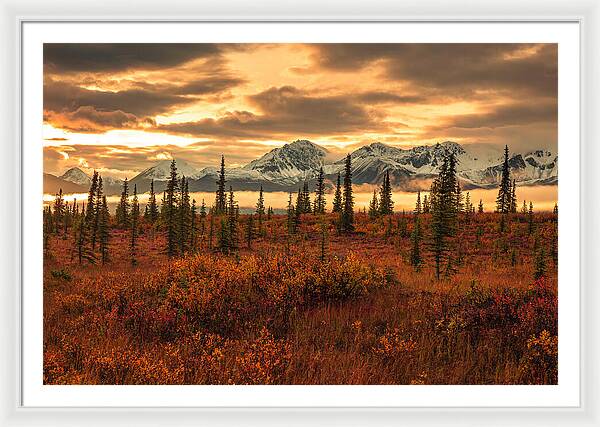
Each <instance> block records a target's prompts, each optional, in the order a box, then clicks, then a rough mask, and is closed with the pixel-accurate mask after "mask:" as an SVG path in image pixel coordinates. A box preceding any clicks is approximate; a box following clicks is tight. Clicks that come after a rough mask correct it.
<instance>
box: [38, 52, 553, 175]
mask: <svg viewBox="0 0 600 427" xmlns="http://www.w3.org/2000/svg"><path fill="white" fill-rule="evenodd" d="M556 92H557V46H556V45H554V44H552V45H545V44H544V45H522V44H485V45H483V44H358V45H356V44H354V45H353V44H319V45H304V44H260V45H252V44H247V45H245V44H236V45H234V44H217V45H211V44H178V45H173V44H163V45H160V44H137V45H130V44H107V45H103V44H68V45H67V44H46V45H45V48H44V128H43V135H44V141H43V145H44V154H45V155H44V159H45V165H44V168H45V172H47V173H52V174H60V173H62V172H64V171H65V170H66V169H68V168H69V167H73V166H79V167H82V168H83V169H84V170H86V171H87V172H89V171H91V170H92V169H96V170H98V171H102V172H103V173H104V174H108V175H112V176H113V177H116V178H124V177H129V178H131V177H132V176H134V175H135V174H137V173H139V172H140V171H141V170H143V169H145V168H147V167H149V166H151V165H152V164H153V163H155V162H156V160H157V159H159V160H160V159H166V158H185V159H186V161H189V162H190V163H192V164H194V165H196V166H198V167H203V166H215V165H217V163H218V159H219V157H220V156H221V154H224V155H225V157H226V158H227V163H228V166H234V167H235V166H240V165H244V164H246V163H248V162H249V161H251V160H253V159H255V158H257V157H259V156H261V155H262V154H264V153H265V152H267V151H269V150H270V149H272V148H274V147H278V146H282V145H283V144H285V143H287V142H290V141H292V140H295V139H309V140H311V141H313V142H315V143H317V144H319V145H321V146H323V147H325V148H327V149H328V150H329V151H330V155H331V156H332V157H333V158H340V157H342V156H343V155H344V154H345V153H346V152H348V151H350V150H354V149H356V148H357V147H360V146H361V145H365V144H368V143H372V142H375V141H380V142H383V143H385V144H388V145H391V146H397V147H411V146H415V145H422V144H433V143H435V142H439V141H443V140H453V141H456V142H458V143H460V144H470V143H483V144H494V145H498V146H500V145H504V144H508V145H509V146H510V147H511V150H513V151H514V150H516V151H519V150H527V149H528V148H532V149H538V148H551V149H554V150H555V149H556V146H557V96H556Z"/></svg>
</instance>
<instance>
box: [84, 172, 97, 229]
mask: <svg viewBox="0 0 600 427" xmlns="http://www.w3.org/2000/svg"><path fill="white" fill-rule="evenodd" d="M97 190H98V172H96V171H94V174H93V175H92V182H91V184H90V189H89V192H88V201H87V209H86V211H85V223H86V224H87V226H88V227H89V230H88V231H89V236H90V238H91V236H92V235H94V234H95V233H96V231H95V230H94V225H95V224H96V223H95V221H94V214H95V209H96V202H95V201H96V191H97Z"/></svg>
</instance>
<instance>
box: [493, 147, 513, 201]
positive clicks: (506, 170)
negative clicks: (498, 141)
mask: <svg viewBox="0 0 600 427" xmlns="http://www.w3.org/2000/svg"><path fill="white" fill-rule="evenodd" d="M510 187H511V185H510V166H509V164H508V145H506V146H505V147H504V163H503V164H502V178H501V180H500V188H499V189H498V197H497V198H496V210H497V211H498V212H499V213H508V212H510V201H511V195H512V192H511V189H510Z"/></svg>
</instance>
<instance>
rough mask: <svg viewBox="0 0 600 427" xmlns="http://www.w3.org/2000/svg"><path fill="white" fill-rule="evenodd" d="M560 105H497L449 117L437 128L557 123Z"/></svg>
mask: <svg viewBox="0 0 600 427" xmlns="http://www.w3.org/2000/svg"><path fill="white" fill-rule="evenodd" d="M557 120H558V105H557V104H556V103H555V102H546V103H541V104H539V103H536V104H533V103H527V104H525V103H519V104H510V105H503V106H500V107H497V108H496V109H494V110H491V111H489V112H485V113H479V114H461V115H454V116H451V117H448V118H447V119H446V120H442V123H441V124H439V125H436V126H435V128H436V129H447V128H492V129H494V128H498V127H505V126H518V125H529V124H533V123H541V122H546V123H556V121H557Z"/></svg>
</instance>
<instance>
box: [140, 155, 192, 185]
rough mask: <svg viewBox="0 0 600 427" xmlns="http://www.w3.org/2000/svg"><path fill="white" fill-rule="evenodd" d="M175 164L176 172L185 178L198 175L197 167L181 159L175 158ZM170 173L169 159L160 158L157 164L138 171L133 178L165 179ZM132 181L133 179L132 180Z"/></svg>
mask: <svg viewBox="0 0 600 427" xmlns="http://www.w3.org/2000/svg"><path fill="white" fill-rule="evenodd" d="M175 163H176V165H177V174H178V175H184V176H185V177H186V178H194V177H196V176H197V175H198V168H196V167H195V166H192V165H190V164H189V163H188V162H186V161H185V160H183V159H175ZM170 175H171V160H170V159H169V160H161V161H160V162H158V163H157V164H155V165H154V166H152V167H149V168H148V169H146V170H144V171H142V172H140V173H139V174H138V175H137V176H136V177H135V178H134V179H140V180H143V179H149V180H152V179H154V180H156V181H166V180H167V179H169V176H170ZM132 181H133V180H132Z"/></svg>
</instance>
